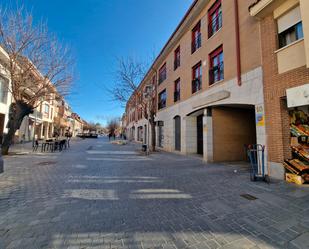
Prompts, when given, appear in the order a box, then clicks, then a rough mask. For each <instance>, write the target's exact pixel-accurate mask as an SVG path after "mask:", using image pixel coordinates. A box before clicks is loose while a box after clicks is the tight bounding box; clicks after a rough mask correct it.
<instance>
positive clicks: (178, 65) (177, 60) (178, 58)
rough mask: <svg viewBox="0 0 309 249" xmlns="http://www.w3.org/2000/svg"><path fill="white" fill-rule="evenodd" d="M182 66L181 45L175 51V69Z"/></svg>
mask: <svg viewBox="0 0 309 249" xmlns="http://www.w3.org/2000/svg"><path fill="white" fill-rule="evenodd" d="M178 67H180V46H178V48H176V50H175V52H174V70H176V69H177V68H178Z"/></svg>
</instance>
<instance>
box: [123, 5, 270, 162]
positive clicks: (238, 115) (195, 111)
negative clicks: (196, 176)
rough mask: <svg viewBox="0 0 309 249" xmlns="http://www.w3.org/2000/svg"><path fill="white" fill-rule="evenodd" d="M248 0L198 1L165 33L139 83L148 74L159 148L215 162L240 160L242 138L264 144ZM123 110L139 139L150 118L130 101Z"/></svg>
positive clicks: (254, 23) (256, 36) (256, 29)
mask: <svg viewBox="0 0 309 249" xmlns="http://www.w3.org/2000/svg"><path fill="white" fill-rule="evenodd" d="M254 2H255V1H241V3H240V2H239V4H238V1H237V0H196V1H194V2H193V4H192V5H191V7H190V9H189V10H188V12H187V13H186V14H185V16H184V18H183V19H182V21H181V22H180V24H179V25H178V27H177V28H176V30H175V31H174V33H173V34H172V35H171V37H170V38H169V40H168V42H167V43H166V45H165V46H164V48H163V49H162V51H161V52H160V54H159V55H158V57H157V58H156V60H155V62H154V63H153V65H152V67H151V68H150V70H149V72H148V74H147V75H146V77H145V79H144V81H143V82H142V83H141V85H143V84H144V85H146V86H147V82H150V83H151V82H152V81H151V80H152V79H154V84H153V86H155V87H156V93H157V114H156V124H157V126H156V144H157V146H158V147H161V148H162V149H163V150H166V151H174V152H179V153H182V154H200V155H202V156H203V158H204V160H205V161H210V162H211V161H216V162H218V161H236V160H243V159H245V156H246V155H245V153H244V145H245V144H252V143H259V144H263V145H265V144H266V136H265V122H264V96H263V73H262V61H261V56H262V55H261V49H260V26H259V21H258V20H256V19H254V18H252V17H251V16H250V14H249V12H248V8H249V6H250V5H252V4H253V3H254ZM140 89H144V88H143V87H141V88H140ZM126 110H127V112H126V116H127V117H128V119H127V123H128V127H129V129H130V128H131V129H130V136H131V137H133V138H135V140H138V138H140V137H141V136H142V135H144V134H141V130H142V127H144V129H143V131H145V130H146V129H147V127H145V125H147V122H148V121H147V120H145V119H144V118H143V117H142V116H141V115H139V114H138V113H139V112H138V110H136V105H134V108H130V105H129V103H128V105H127V109H126ZM136 127H140V128H139V130H138V129H136Z"/></svg>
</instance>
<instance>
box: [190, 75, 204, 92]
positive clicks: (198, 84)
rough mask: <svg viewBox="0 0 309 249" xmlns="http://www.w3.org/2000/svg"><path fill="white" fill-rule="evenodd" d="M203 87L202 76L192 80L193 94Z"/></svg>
mask: <svg viewBox="0 0 309 249" xmlns="http://www.w3.org/2000/svg"><path fill="white" fill-rule="evenodd" d="M201 87H202V77H199V78H195V79H194V80H192V94H193V93H196V92H198V91H199V90H201Z"/></svg>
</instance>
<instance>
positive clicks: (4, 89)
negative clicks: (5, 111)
mask: <svg viewBox="0 0 309 249" xmlns="http://www.w3.org/2000/svg"><path fill="white" fill-rule="evenodd" d="M8 88H9V83H8V81H7V80H6V79H5V78H2V77H0V102H1V103H4V104H6V103H7V100H8V99H7V97H8V91H9V89H8Z"/></svg>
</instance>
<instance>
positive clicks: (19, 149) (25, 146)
mask: <svg viewBox="0 0 309 249" xmlns="http://www.w3.org/2000/svg"><path fill="white" fill-rule="evenodd" d="M81 140H82V139H81V138H78V137H74V138H71V140H70V144H71V143H74V142H78V141H81ZM32 146H33V143H32V141H30V142H24V143H18V144H13V145H11V147H10V149H9V154H19V155H22V154H46V153H50V152H41V147H39V148H38V150H37V151H36V152H33V147H32Z"/></svg>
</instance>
